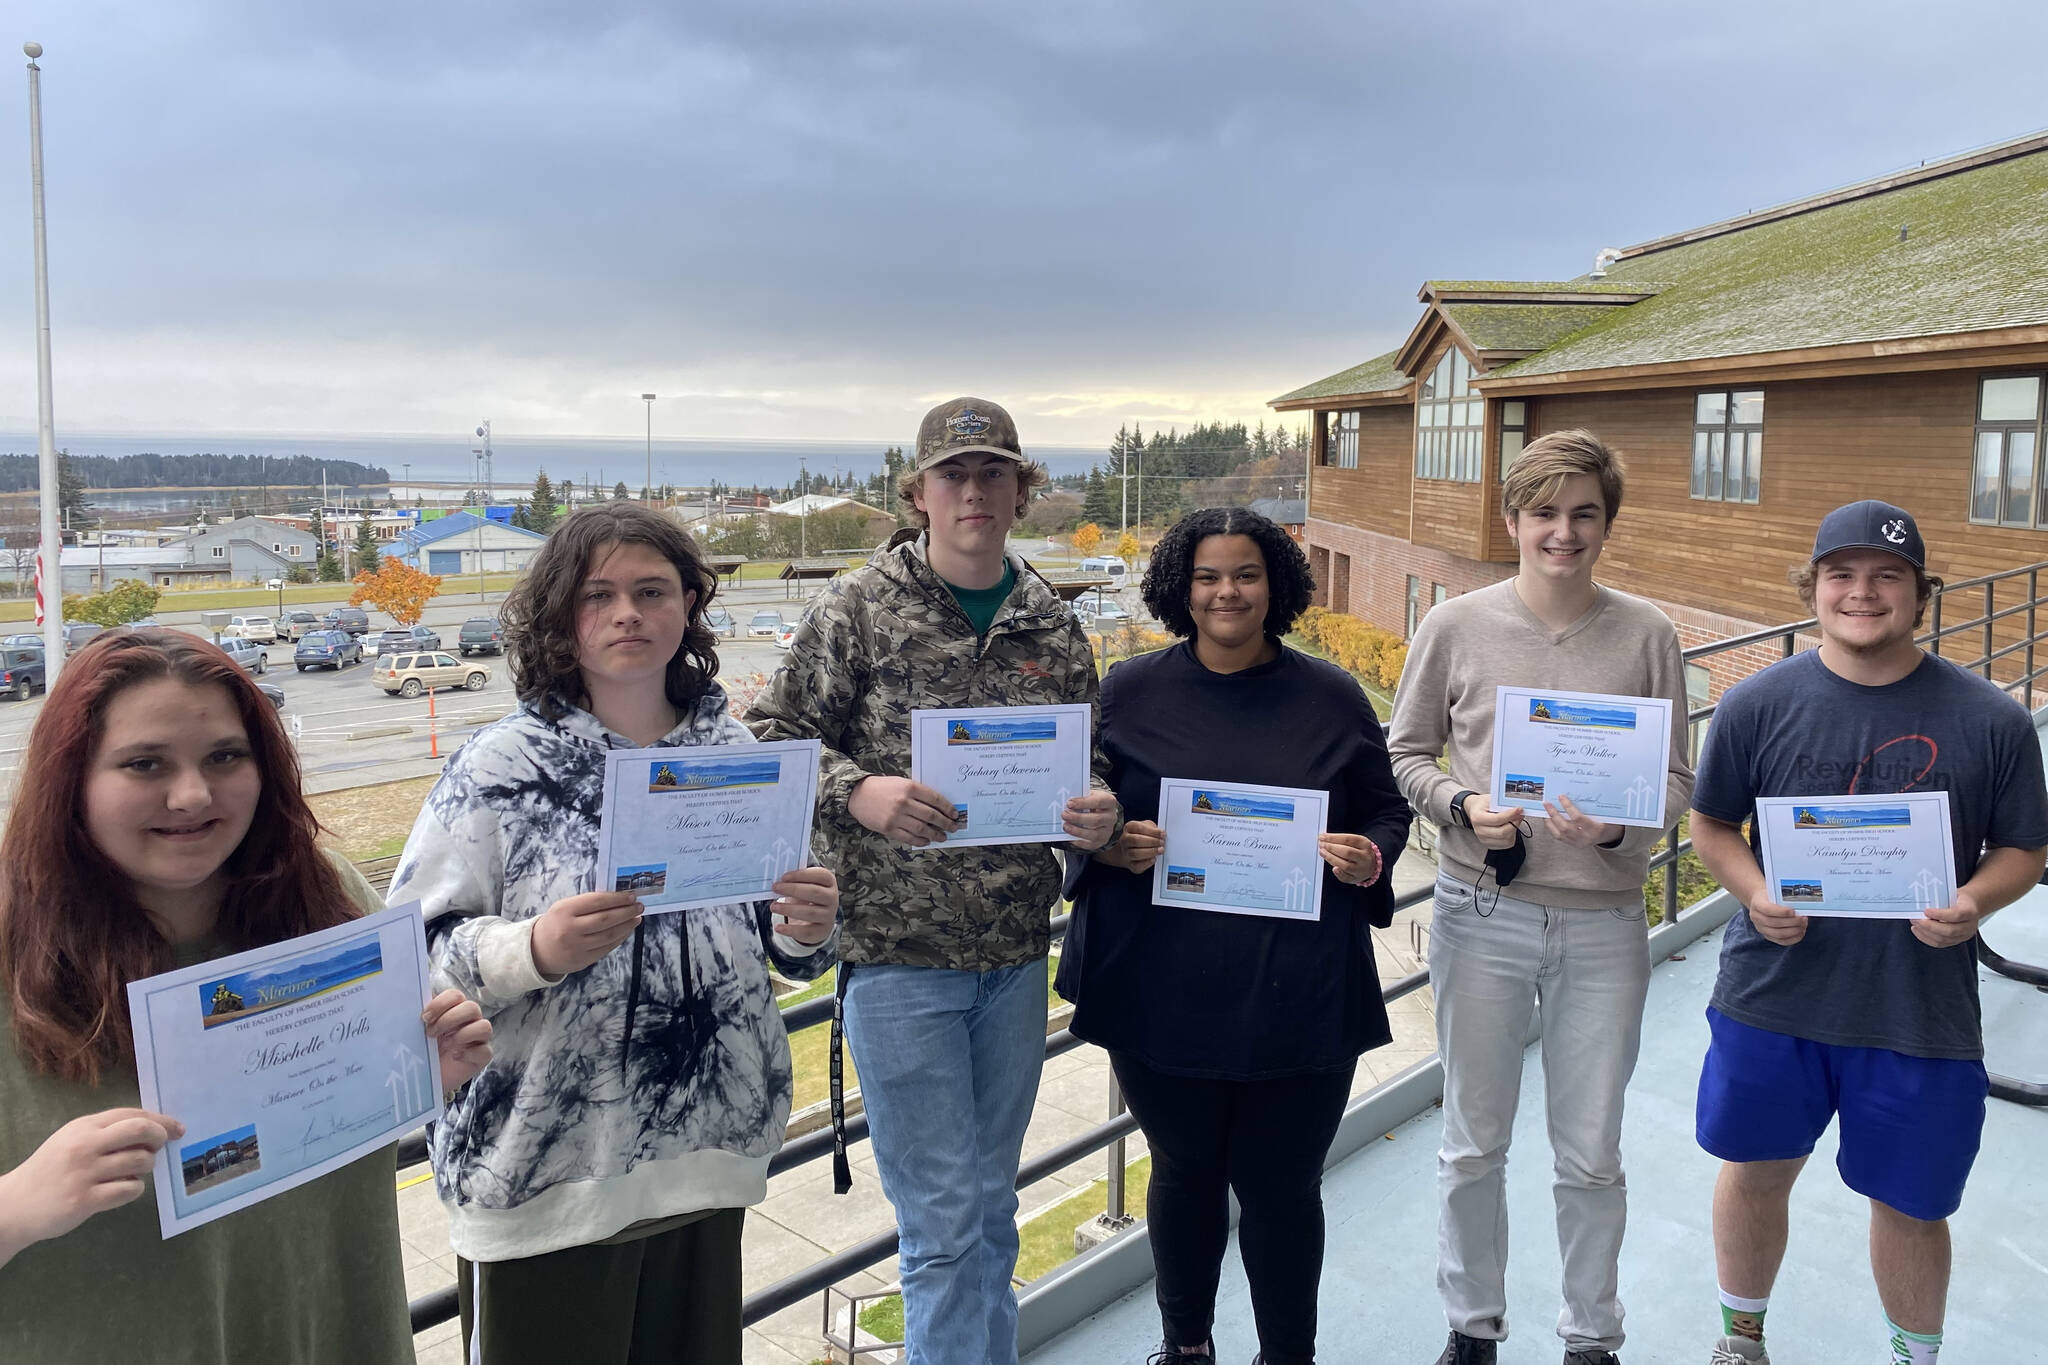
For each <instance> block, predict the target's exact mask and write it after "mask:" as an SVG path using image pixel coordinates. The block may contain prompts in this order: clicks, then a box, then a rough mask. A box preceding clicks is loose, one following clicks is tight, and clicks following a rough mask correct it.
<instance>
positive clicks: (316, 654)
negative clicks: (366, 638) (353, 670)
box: [292, 630, 363, 673]
mask: <svg viewBox="0 0 2048 1365" xmlns="http://www.w3.org/2000/svg"><path fill="white" fill-rule="evenodd" d="M362 661H363V642H362V641H361V640H358V639H357V638H356V637H355V636H353V635H351V634H349V633H348V632H347V631H345V630H314V631H308V632H307V633H306V634H305V635H304V636H303V637H301V638H300V640H299V647H298V648H297V649H294V650H293V651H292V662H293V663H294V664H296V665H298V669H299V672H301V673H304V672H305V671H306V670H307V669H309V668H331V669H333V670H334V671H335V672H337V673H339V672H341V670H342V669H344V668H346V667H348V666H349V665H350V664H359V663H361V662H362Z"/></svg>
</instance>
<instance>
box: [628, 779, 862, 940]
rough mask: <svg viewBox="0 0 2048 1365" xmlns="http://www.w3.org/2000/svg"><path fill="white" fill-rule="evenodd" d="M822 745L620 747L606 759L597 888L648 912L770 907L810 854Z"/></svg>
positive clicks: (661, 912) (664, 912)
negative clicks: (749, 904) (631, 899)
mask: <svg viewBox="0 0 2048 1365" xmlns="http://www.w3.org/2000/svg"><path fill="white" fill-rule="evenodd" d="M823 747H824V746H823V745H821V744H820V743H819V742H818V741H817V740H815V739H791V740H782V741H779V742H777V743H774V744H712V745H698V746H696V747H694V748H679V749H615V750H613V751H612V752H610V753H608V754H606V755H605V758H604V812H603V815H602V817H601V818H602V825H601V828H600V831H599V834H598V842H597V867H598V872H599V878H598V887H599V889H601V890H611V891H632V892H636V893H637V894H638V895H639V897H640V903H641V905H643V906H644V907H646V911H647V913H648V914H651V915H652V914H666V913H667V912H669V911H671V910H698V909H702V908H703V907H705V906H709V905H730V904H732V903H733V902H734V901H760V900H768V899H770V898H772V897H773V896H774V895H775V890H774V887H775V883H776V881H777V880H778V879H779V878H780V877H781V876H782V874H783V873H785V872H789V871H791V870H793V869H795V868H798V867H801V866H803V864H804V863H805V862H806V861H807V860H808V859H809V857H810V847H811V819H812V817H813V815H814V814H815V813H816V811H817V806H818V755H819V751H820V750H821V749H822V748H823Z"/></svg>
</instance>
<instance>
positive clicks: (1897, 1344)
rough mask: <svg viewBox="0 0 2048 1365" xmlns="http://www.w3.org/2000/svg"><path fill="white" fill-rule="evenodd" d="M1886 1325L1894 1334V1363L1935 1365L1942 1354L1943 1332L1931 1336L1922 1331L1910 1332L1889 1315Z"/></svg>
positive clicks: (1892, 1340)
mask: <svg viewBox="0 0 2048 1365" xmlns="http://www.w3.org/2000/svg"><path fill="white" fill-rule="evenodd" d="M1884 1325H1885V1326H1886V1327H1887V1328H1888V1329H1890V1331H1891V1334H1892V1339H1891V1347H1892V1365H1935V1359H1936V1357H1938V1356H1939V1355H1940V1354H1941V1333H1939V1332H1936V1333H1934V1334H1933V1335H1932V1336H1929V1335H1927V1334H1925V1333H1922V1332H1908V1331H1907V1330H1906V1329H1905V1328H1903V1327H1901V1326H1899V1325H1898V1324H1897V1323H1896V1322H1893V1321H1892V1320H1891V1318H1890V1317H1889V1316H1887V1317H1886V1318H1885V1320H1884Z"/></svg>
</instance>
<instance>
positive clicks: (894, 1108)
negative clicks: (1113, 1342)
mask: <svg viewBox="0 0 2048 1365" xmlns="http://www.w3.org/2000/svg"><path fill="white" fill-rule="evenodd" d="M1045 970H1046V969H1045V960H1044V959H1043V958H1041V959H1039V960H1038V961H1037V962H1032V963H1028V964H1026V965H1024V966H1021V967H1001V968H998V969H996V970H995V971H989V972H967V971H949V970H946V969H944V968H940V967H899V966H893V965H882V966H878V965H869V964H861V965H858V966H855V967H854V968H853V975H852V978H851V979H850V980H849V981H848V982H847V985H846V1039H847V1043H848V1045H849V1046H850V1047H851V1048H852V1049H853V1064H854V1066H855V1068H856V1069H858V1071H859V1073H860V1093H861V1100H862V1103H863V1104H864V1105H865V1106H866V1109H867V1116H868V1131H869V1137H870V1141H871V1142H872V1143H873V1146H874V1151H875V1165H876V1166H877V1168H879V1170H880V1171H881V1174H882V1192H883V1193H884V1194H886V1195H888V1197H889V1202H890V1203H891V1204H893V1205H895V1207H896V1226H897V1228H898V1230H899V1232H900V1234H901V1246H900V1249H899V1251H898V1253H897V1260H898V1266H899V1269H900V1272H901V1274H902V1278H903V1336H904V1342H905V1351H904V1361H905V1365H1016V1360H1017V1297H1016V1295H1015V1294H1014V1293H1012V1292H1011V1289H1010V1275H1011V1272H1012V1271H1014V1270H1015V1269H1016V1266H1017V1189H1016V1181H1017V1161H1018V1157H1019V1156H1020V1155H1021V1154H1022V1152H1023V1150H1024V1129H1025V1127H1026V1126H1027V1125H1028V1124H1029V1123H1030V1122H1031V1109H1032V1106H1033V1104H1034V1103H1035V1102H1036V1101H1037V1099H1038V1074H1039V1071H1040V1070H1041V1069H1042V1068H1043V1067H1044V1064H1045V1014H1046V999H1045Z"/></svg>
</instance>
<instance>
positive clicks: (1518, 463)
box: [1500, 428, 1628, 526]
mask: <svg viewBox="0 0 2048 1365" xmlns="http://www.w3.org/2000/svg"><path fill="white" fill-rule="evenodd" d="M1627 472H1628V471H1627V470H1626V469H1625V468H1624V467H1623V465H1622V463H1621V456H1619V455H1617V454H1615V453H1614V452H1613V451H1611V450H1609V449H1608V448H1607V443H1606V442H1605V441H1602V440H1601V439H1600V438H1599V437H1598V436H1595V435H1594V434H1593V433H1592V432H1590V431H1587V430H1585V429H1584V428H1574V429H1572V430H1570V431H1553V432H1551V433H1550V434H1549V435H1548V436H1539V437H1537V438H1536V439H1535V440H1533V441H1531V442H1529V444H1528V445H1527V446H1525V447H1523V449H1522V453H1521V454H1520V455H1518V456H1516V457H1515V463H1514V465H1513V466H1512V467H1511V468H1510V469H1509V470H1508V472H1507V476H1506V477H1505V478H1503V479H1502V480H1501V481H1500V508H1501V511H1503V512H1505V513H1506V514H1507V515H1508V516H1509V517H1510V518H1512V517H1513V516H1514V515H1515V514H1516V513H1517V512H1520V511H1521V510H1522V509H1523V508H1525V507H1541V506H1542V505H1543V504H1544V503H1546V502H1549V501H1550V500H1551V499H1552V498H1554V497H1556V496H1557V490H1558V489H1560V488H1562V487H1564V481H1565V480H1566V479H1569V478H1572V477H1574V476H1575V475H1579V474H1591V475H1592V476H1593V477H1594V478H1596V479H1598V480H1599V481H1600V500H1601V501H1602V502H1603V503H1605V504H1606V505H1607V524H1608V525H1609V526H1612V525H1613V524H1614V519H1615V517H1617V516H1618V515H1620V513H1621V484H1622V478H1623V476H1624V475H1625V474H1626V473H1627Z"/></svg>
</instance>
